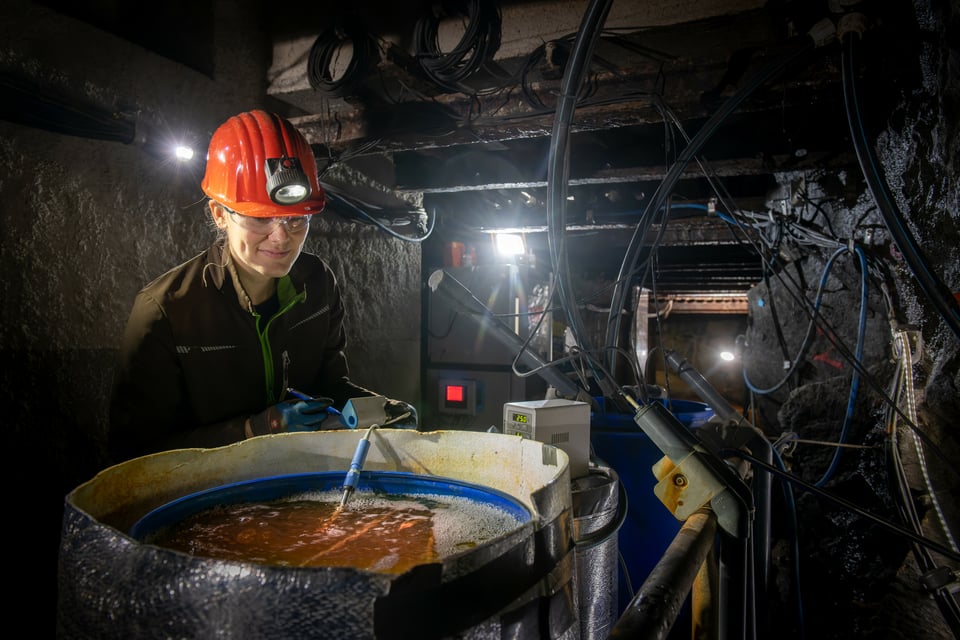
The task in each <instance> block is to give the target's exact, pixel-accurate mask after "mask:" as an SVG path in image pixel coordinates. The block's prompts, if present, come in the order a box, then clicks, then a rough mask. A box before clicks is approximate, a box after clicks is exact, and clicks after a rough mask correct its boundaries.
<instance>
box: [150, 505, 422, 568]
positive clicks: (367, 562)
mask: <svg viewBox="0 0 960 640" xmlns="http://www.w3.org/2000/svg"><path fill="white" fill-rule="evenodd" d="M337 506H338V505H337V503H333V502H317V501H314V500H290V501H277V502H270V503H259V504H252V503H251V504H237V505H224V506H220V507H216V508H213V509H210V510H208V511H204V512H201V513H198V514H195V515H193V516H191V517H189V518H186V519H185V520H183V521H182V522H178V523H176V524H174V525H172V526H170V527H168V528H167V529H165V530H163V531H161V532H159V533H158V534H157V536H156V537H155V539H153V540H151V541H150V542H152V543H153V544H157V545H159V546H162V547H167V548H169V549H175V550H177V551H183V552H186V553H189V554H191V555H195V556H203V557H208V558H217V559H221V560H241V561H249V562H258V563H263V564H275V565H281V566H290V567H354V568H360V569H369V570H372V571H377V572H381V573H393V574H399V573H403V572H404V571H406V570H408V569H410V568H411V567H413V566H415V565H418V564H424V563H429V562H435V561H437V560H438V559H439V555H438V553H437V551H436V549H435V545H434V536H433V524H432V513H431V511H430V510H429V509H426V508H423V509H421V508H415V507H410V505H409V503H406V504H405V506H404V507H402V508H393V507H390V506H367V507H364V508H362V509H356V510H355V509H351V508H350V505H348V506H347V507H346V508H345V509H343V510H340V511H338V510H337Z"/></svg>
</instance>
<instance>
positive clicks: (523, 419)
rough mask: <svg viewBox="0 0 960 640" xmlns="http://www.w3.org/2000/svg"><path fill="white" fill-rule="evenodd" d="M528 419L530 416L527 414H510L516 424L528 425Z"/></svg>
mask: <svg viewBox="0 0 960 640" xmlns="http://www.w3.org/2000/svg"><path fill="white" fill-rule="evenodd" d="M528 418H529V416H527V414H525V413H513V414H510V419H511V420H513V421H514V422H520V423H523V424H526V423H527V419H528Z"/></svg>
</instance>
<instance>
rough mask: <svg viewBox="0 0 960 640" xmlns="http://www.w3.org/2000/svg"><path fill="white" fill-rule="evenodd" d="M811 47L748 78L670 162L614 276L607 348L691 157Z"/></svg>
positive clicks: (613, 342)
mask: <svg viewBox="0 0 960 640" xmlns="http://www.w3.org/2000/svg"><path fill="white" fill-rule="evenodd" d="M813 48H814V41H813V39H812V38H810V37H806V36H805V37H804V44H803V46H800V47H798V48H797V49H796V50H794V51H792V52H790V53H788V54H787V55H786V56H784V57H783V58H781V59H779V60H775V61H774V62H773V63H771V64H769V65H767V66H766V67H764V68H763V69H761V70H760V72H758V73H757V75H756V76H755V77H754V78H753V79H751V81H750V82H749V84H747V85H746V86H745V87H744V88H743V89H741V90H740V91H738V92H737V93H736V94H734V95H733V96H732V97H731V98H730V99H729V100H727V101H726V102H725V103H724V104H723V106H722V107H720V109H719V110H718V111H717V112H716V113H715V114H713V115H712V116H711V117H710V119H709V120H708V121H707V122H706V123H705V124H704V125H703V127H701V128H700V130H699V131H698V132H697V135H696V136H694V137H693V139H692V140H691V141H690V142H689V144H687V146H686V147H685V148H684V150H683V152H682V153H681V154H680V157H679V158H677V161H676V162H674V163H673V166H672V167H670V171H669V172H668V173H667V175H666V177H664V179H663V182H661V183H660V184H659V186H658V187H657V191H656V192H655V193H654V195H653V197H652V198H651V199H650V202H649V203H648V204H647V207H646V209H644V214H643V217H642V219H641V222H640V223H639V224H638V225H637V228H636V230H635V231H634V234H633V237H632V238H631V239H630V245H629V246H628V247H627V252H626V255H625V256H624V260H623V264H622V265H621V267H620V273H619V275H618V276H617V281H616V284H615V285H614V291H613V299H612V301H611V303H610V316H609V319H608V321H607V336H606V340H607V345H608V346H615V345H617V344H618V342H619V336H620V322H621V312H622V310H623V308H624V306H625V304H626V299H627V293H628V292H629V290H630V282H629V280H630V274H632V273H633V271H634V269H635V268H636V264H637V260H638V257H639V255H640V249H641V245H642V244H643V239H644V237H646V232H647V229H648V227H649V225H650V224H651V223H652V219H653V216H654V214H655V213H656V212H657V211H659V210H660V208H661V207H663V206H664V203H665V202H666V200H667V198H668V197H669V196H670V194H671V193H672V192H673V187H674V186H675V185H676V183H677V181H678V180H679V179H680V176H681V175H682V174H683V172H684V170H685V169H686V167H687V165H688V164H689V163H690V161H691V160H692V159H693V158H694V156H696V155H697V154H698V153H699V152H700V150H701V149H702V148H703V146H704V144H706V142H707V140H708V139H709V138H710V136H712V135H713V133H714V132H715V131H716V129H717V127H719V126H720V125H721V124H722V123H723V121H724V120H726V119H727V117H728V116H729V115H730V114H732V113H733V112H734V111H735V110H736V109H737V108H738V107H739V106H740V105H741V104H742V103H743V101H744V100H746V99H747V97H749V96H750V95H751V94H752V93H753V92H754V91H756V90H757V89H758V88H760V87H761V86H763V85H764V84H765V83H766V82H768V81H769V80H771V79H772V78H774V77H776V76H777V75H779V74H780V73H781V72H782V71H783V70H784V69H785V68H786V67H787V66H788V65H790V64H791V63H792V62H794V61H795V60H797V59H798V58H800V57H801V56H802V55H805V54H806V53H807V52H809V51H812V50H813Z"/></svg>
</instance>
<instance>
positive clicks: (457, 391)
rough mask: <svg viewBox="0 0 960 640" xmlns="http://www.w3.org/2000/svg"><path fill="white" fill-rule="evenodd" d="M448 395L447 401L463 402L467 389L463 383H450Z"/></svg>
mask: <svg viewBox="0 0 960 640" xmlns="http://www.w3.org/2000/svg"><path fill="white" fill-rule="evenodd" d="M446 396H447V402H463V401H464V400H465V399H466V390H465V388H464V387H463V386H462V385H458V384H448V385H447V390H446Z"/></svg>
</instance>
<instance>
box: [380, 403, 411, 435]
mask: <svg viewBox="0 0 960 640" xmlns="http://www.w3.org/2000/svg"><path fill="white" fill-rule="evenodd" d="M383 412H384V414H385V415H386V416H387V423H388V424H387V425H386V426H388V427H399V428H401V429H403V428H407V429H416V428H417V410H416V409H415V408H414V407H413V405H412V404H409V403H406V402H404V401H403V400H391V399H389V398H388V399H387V401H386V402H384V403H383ZM405 413H409V414H410V415H408V416H406V417H404V418H400V419H399V420H397V421H396V422H391V421H392V420H394V419H396V418H399V417H400V416H402V415H403V414H405Z"/></svg>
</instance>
